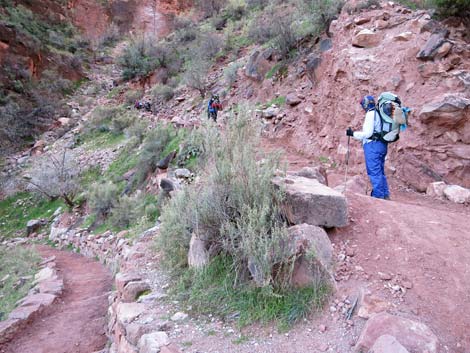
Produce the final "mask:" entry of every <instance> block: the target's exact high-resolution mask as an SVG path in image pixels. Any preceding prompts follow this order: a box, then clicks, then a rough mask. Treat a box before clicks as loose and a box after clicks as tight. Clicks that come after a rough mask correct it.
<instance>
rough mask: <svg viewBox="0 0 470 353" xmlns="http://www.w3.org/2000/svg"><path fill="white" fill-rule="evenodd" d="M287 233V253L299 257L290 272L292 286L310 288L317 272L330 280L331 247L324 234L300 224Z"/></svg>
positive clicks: (315, 228)
mask: <svg viewBox="0 0 470 353" xmlns="http://www.w3.org/2000/svg"><path fill="white" fill-rule="evenodd" d="M288 233H289V244H288V246H289V251H288V253H289V254H292V255H297V256H299V255H300V257H299V258H298V260H297V261H296V263H295V265H294V269H293V271H292V283H293V285H294V286H297V287H305V286H311V285H312V283H314V282H315V280H316V279H317V278H318V271H319V270H320V271H321V272H322V273H324V274H326V275H327V276H329V277H330V278H332V277H333V246H332V245H331V241H330V238H328V235H327V234H326V232H325V231H324V230H323V229H322V228H320V227H317V226H312V225H308V224H300V225H297V226H293V227H290V228H289V229H288ZM312 254H314V256H312Z"/></svg>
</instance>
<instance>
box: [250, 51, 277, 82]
mask: <svg viewBox="0 0 470 353" xmlns="http://www.w3.org/2000/svg"><path fill="white" fill-rule="evenodd" d="M270 56H272V51H269V50H266V51H264V52H260V51H259V50H256V51H255V52H253V54H251V56H250V58H249V60H248V64H247V65H246V67H245V75H246V76H247V77H248V78H251V79H253V80H255V81H263V80H264V77H265V76H266V73H267V72H268V71H269V69H270V68H271V66H272V65H271V63H270V62H269V61H268V59H269V58H270Z"/></svg>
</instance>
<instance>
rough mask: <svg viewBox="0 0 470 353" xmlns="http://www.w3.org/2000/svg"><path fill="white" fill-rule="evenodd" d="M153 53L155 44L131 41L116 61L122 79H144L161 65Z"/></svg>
mask: <svg viewBox="0 0 470 353" xmlns="http://www.w3.org/2000/svg"><path fill="white" fill-rule="evenodd" d="M155 51H156V47H155V44H153V42H152V41H150V40H147V41H144V40H132V41H131V42H130V43H129V45H128V46H127V47H126V48H125V49H124V50H123V52H122V54H121V55H120V56H119V57H118V59H117V62H118V64H119V65H120V66H121V67H122V77H123V79H125V80H131V79H133V78H136V77H146V76H148V75H149V74H150V73H151V72H152V71H154V70H155V69H156V68H157V67H159V66H160V65H161V63H160V61H159V58H158V57H156V56H155Z"/></svg>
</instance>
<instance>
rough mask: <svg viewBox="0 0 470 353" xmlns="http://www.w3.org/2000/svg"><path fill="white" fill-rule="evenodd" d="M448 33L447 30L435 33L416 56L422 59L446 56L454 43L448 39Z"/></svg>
mask: <svg viewBox="0 0 470 353" xmlns="http://www.w3.org/2000/svg"><path fill="white" fill-rule="evenodd" d="M446 34H447V32H436V33H433V34H432V35H431V37H430V38H429V39H428V41H427V42H426V44H425V45H424V47H423V48H422V49H421V50H420V52H419V53H418V55H417V56H416V57H417V58H418V59H421V60H433V59H434V58H437V59H439V58H443V57H445V56H446V55H447V54H448V53H449V51H450V49H452V43H451V42H449V41H448V40H447V39H446Z"/></svg>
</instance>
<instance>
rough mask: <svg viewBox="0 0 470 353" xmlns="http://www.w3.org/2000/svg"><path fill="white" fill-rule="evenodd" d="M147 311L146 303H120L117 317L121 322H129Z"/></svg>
mask: <svg viewBox="0 0 470 353" xmlns="http://www.w3.org/2000/svg"><path fill="white" fill-rule="evenodd" d="M144 311H145V304H140V303H119V304H118V306H117V319H118V321H119V322H121V323H123V324H124V323H129V322H131V321H133V320H134V319H135V318H136V317H138V316H139V315H140V314H142V313H143V312H144Z"/></svg>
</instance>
